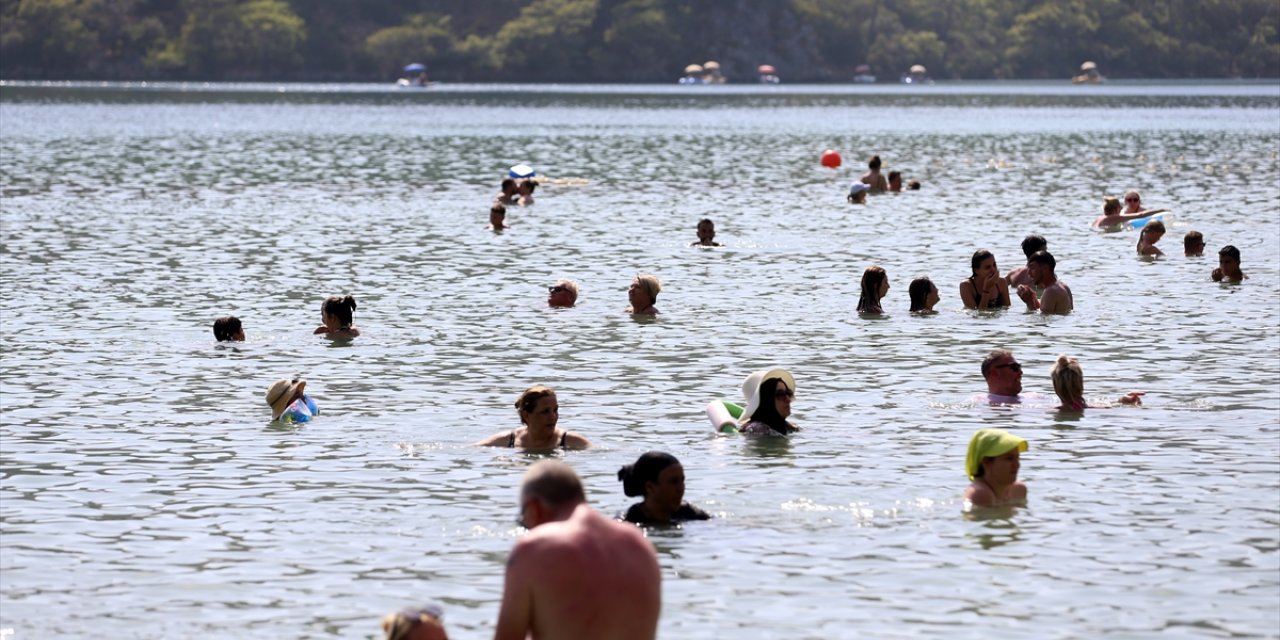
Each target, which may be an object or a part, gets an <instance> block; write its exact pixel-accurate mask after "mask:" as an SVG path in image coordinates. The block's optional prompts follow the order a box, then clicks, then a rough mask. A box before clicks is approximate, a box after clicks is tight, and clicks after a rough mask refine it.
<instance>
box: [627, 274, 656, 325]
mask: <svg viewBox="0 0 1280 640" xmlns="http://www.w3.org/2000/svg"><path fill="white" fill-rule="evenodd" d="M660 291H662V281H661V280H658V276H655V275H652V274H648V273H642V274H640V275H638V276H636V277H635V279H634V280H632V281H631V286H630V287H628V288H627V299H628V300H629V301H630V302H631V306H629V307H627V313H630V314H632V315H640V316H656V315H658V308H657V307H655V306H653V303H655V302H657V301H658V292H660Z"/></svg>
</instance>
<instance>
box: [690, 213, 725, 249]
mask: <svg viewBox="0 0 1280 640" xmlns="http://www.w3.org/2000/svg"><path fill="white" fill-rule="evenodd" d="M689 246H691V247H718V246H720V243H719V242H716V223H714V222H712V221H711V218H703V219H701V220H699V221H698V241H697V242H691V243H689Z"/></svg>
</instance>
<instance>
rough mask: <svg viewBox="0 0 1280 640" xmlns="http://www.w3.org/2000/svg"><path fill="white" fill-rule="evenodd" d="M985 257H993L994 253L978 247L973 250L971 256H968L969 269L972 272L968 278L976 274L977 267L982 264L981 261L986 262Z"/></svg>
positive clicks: (971, 278)
mask: <svg viewBox="0 0 1280 640" xmlns="http://www.w3.org/2000/svg"><path fill="white" fill-rule="evenodd" d="M987 258H995V255H993V254H992V253H991V252H990V251H987V250H986V249H978V250H977V251H974V252H973V257H972V258H969V271H972V272H973V275H971V276H969V279H970V280H973V279H974V278H976V277H977V276H978V267H980V266H982V263H983V262H986V261H987Z"/></svg>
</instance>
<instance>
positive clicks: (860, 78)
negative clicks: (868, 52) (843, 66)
mask: <svg viewBox="0 0 1280 640" xmlns="http://www.w3.org/2000/svg"><path fill="white" fill-rule="evenodd" d="M853 81H854V82H857V83H861V84H871V83H873V82H875V81H876V76H875V74H873V73H871V65H869V64H860V65H858V66H857V67H854V69H853Z"/></svg>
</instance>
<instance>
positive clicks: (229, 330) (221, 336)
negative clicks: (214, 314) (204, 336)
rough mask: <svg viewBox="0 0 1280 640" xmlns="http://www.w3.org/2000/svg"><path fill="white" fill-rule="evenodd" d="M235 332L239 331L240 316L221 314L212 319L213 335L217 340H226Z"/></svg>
mask: <svg viewBox="0 0 1280 640" xmlns="http://www.w3.org/2000/svg"><path fill="white" fill-rule="evenodd" d="M237 333H240V318H237V317H235V316H222V317H221V318H218V319H217V320H214V321H213V337H214V338H217V340H218V342H226V341H228V340H230V339H231V336H234V335H235V334H237Z"/></svg>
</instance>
